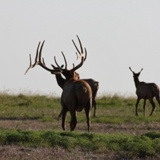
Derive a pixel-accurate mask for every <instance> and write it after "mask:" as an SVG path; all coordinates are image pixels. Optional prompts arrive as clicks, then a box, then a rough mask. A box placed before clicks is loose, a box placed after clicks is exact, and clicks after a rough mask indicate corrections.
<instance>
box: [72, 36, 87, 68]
mask: <svg viewBox="0 0 160 160" xmlns="http://www.w3.org/2000/svg"><path fill="white" fill-rule="evenodd" d="M77 38H78V41H79V45H80V49H81V51H79V49H78V47H77V46H76V44H75V42H74V40H72V42H73V44H74V46H75V48H76V50H77V52H78V53H77V52H76V54H77V57H78V58H81V62H80V64H78V65H77V66H75V67H73V69H72V71H75V70H77V69H78V68H80V67H81V66H82V65H83V63H84V61H85V60H86V58H87V50H86V48H84V50H83V47H82V43H81V40H80V39H79V37H78V36H77ZM84 51H85V52H84ZM78 54H79V56H78Z"/></svg>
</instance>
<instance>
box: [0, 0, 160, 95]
mask: <svg viewBox="0 0 160 160" xmlns="http://www.w3.org/2000/svg"><path fill="white" fill-rule="evenodd" d="M76 35H79V37H80V39H81V41H82V44H83V46H84V47H86V48H87V51H88V57H87V60H86V61H85V63H84V65H83V66H82V67H81V68H80V69H79V70H77V72H78V73H79V74H80V76H81V78H93V79H95V80H97V81H99V84H100V88H99V95H101V94H108V93H109V94H110V93H113V94H114V93H121V94H124V95H130V94H133V95H134V94H135V86H134V83H133V76H132V73H131V71H130V70H129V68H128V67H129V66H131V68H132V69H133V70H134V71H135V72H139V71H140V70H141V68H143V71H142V73H141V76H140V80H142V81H146V82H155V83H157V84H158V85H159V86H160V1H159V0H88V1H86V0H79V1H76V0H66V1H64V0H63V1H62V0H34V1H33V0H14V1H10V0H0V44H1V45H0V55H1V56H0V57H1V58H0V66H1V67H0V73H1V76H0V92H4V91H5V92H8V93H28V92H29V93H32V94H34V93H40V94H52V95H57V96H60V94H61V89H60V88H59V87H58V85H57V83H56V80H55V76H54V75H51V74H50V73H49V72H47V71H45V70H44V69H42V68H41V67H40V66H36V67H35V68H34V69H32V70H30V71H29V72H28V73H27V75H24V72H25V70H26V69H27V67H28V66H29V54H32V61H33V60H34V56H35V53H36V48H37V45H38V42H39V41H43V40H45V45H44V48H43V57H44V59H45V62H46V65H47V66H48V67H50V64H51V63H54V61H53V57H54V56H56V58H57V61H58V62H59V63H60V64H63V63H64V62H63V58H62V55H61V51H63V52H64V53H65V55H66V58H67V61H68V65H69V68H71V67H72V63H75V64H77V63H79V61H78V60H77V59H76V55H75V52H76V50H75V48H74V46H73V44H72V41H71V40H72V39H74V40H75V42H76V43H77V38H76ZM77 44H78V43H77Z"/></svg>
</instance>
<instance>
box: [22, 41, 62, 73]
mask: <svg viewBox="0 0 160 160" xmlns="http://www.w3.org/2000/svg"><path fill="white" fill-rule="evenodd" d="M44 42H45V41H43V42H42V44H41V42H39V43H38V46H37V50H36V57H35V62H34V64H32V59H31V54H29V58H30V65H29V67H28V69H27V70H26V72H25V73H24V74H27V72H28V71H29V70H30V69H31V68H34V67H35V66H36V65H39V66H41V67H42V68H43V69H45V70H47V71H49V72H51V73H52V74H58V73H60V72H61V69H60V68H56V69H55V68H53V69H50V68H48V67H47V66H46V65H45V62H44V58H42V49H43V45H44ZM40 44H41V46H40ZM39 47H40V49H39Z"/></svg>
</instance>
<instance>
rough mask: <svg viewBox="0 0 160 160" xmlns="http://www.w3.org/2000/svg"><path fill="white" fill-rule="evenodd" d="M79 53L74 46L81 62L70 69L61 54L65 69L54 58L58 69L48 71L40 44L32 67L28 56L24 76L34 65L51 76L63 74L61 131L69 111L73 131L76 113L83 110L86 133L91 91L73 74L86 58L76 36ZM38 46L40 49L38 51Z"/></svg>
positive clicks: (88, 121) (90, 106) (84, 82)
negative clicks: (28, 61) (28, 62)
mask: <svg viewBox="0 0 160 160" xmlns="http://www.w3.org/2000/svg"><path fill="white" fill-rule="evenodd" d="M77 38H78V41H79V44H80V49H81V52H80V51H79V50H78V48H77V46H76V45H75V43H74V41H73V40H72V42H73V43H74V45H75V47H76V49H77V51H78V53H79V54H80V58H81V62H80V63H79V64H78V65H77V66H75V67H73V68H72V69H70V70H69V69H67V61H66V58H65V55H64V54H63V52H62V56H63V58H64V61H65V68H64V69H63V68H62V67H60V66H59V65H58V63H57V61H56V57H54V60H55V63H56V65H57V67H58V69H54V68H52V69H50V68H48V67H47V66H46V65H45V62H44V59H43V58H41V56H42V48H43V45H44V41H43V43H42V45H41V46H40V42H39V44H38V47H37V51H36V57H35V63H34V64H33V65H32V62H31V55H30V66H29V67H28V69H27V70H26V72H25V74H26V73H27V72H28V70H29V69H31V68H33V67H35V66H36V65H40V66H41V67H42V68H43V69H45V70H47V71H49V72H51V73H52V74H59V73H61V74H63V76H64V77H65V79H66V80H65V84H64V86H63V92H62V95H61V105H62V129H63V130H65V129H66V127H65V118H66V114H67V112H68V111H69V112H70V115H71V122H70V130H71V131H73V130H74V129H75V127H76V124H77V117H76V111H78V112H80V111H82V110H83V109H84V110H85V114H86V118H87V126H88V131H89V130H90V110H91V108H92V90H91V87H90V86H89V84H88V83H87V82H86V81H84V80H79V79H78V77H77V73H76V72H75V71H76V70H77V69H79V68H80V67H81V66H82V65H83V63H84V61H85V59H86V57H87V50H86V49H84V50H85V52H84V51H83V48H82V44H81V41H80V39H79V37H78V36H77ZM39 46H40V49H39Z"/></svg>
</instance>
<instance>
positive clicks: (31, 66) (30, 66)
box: [24, 42, 41, 74]
mask: <svg viewBox="0 0 160 160" xmlns="http://www.w3.org/2000/svg"><path fill="white" fill-rule="evenodd" d="M40 43H41V42H39V43H38V46H37V50H36V57H35V62H34V64H33V65H32V59H31V54H29V59H30V65H29V67H28V69H27V70H26V72H25V73H24V74H27V72H28V71H29V70H30V69H31V68H33V67H34V66H35V65H36V64H37V59H38V52H39V46H40Z"/></svg>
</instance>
